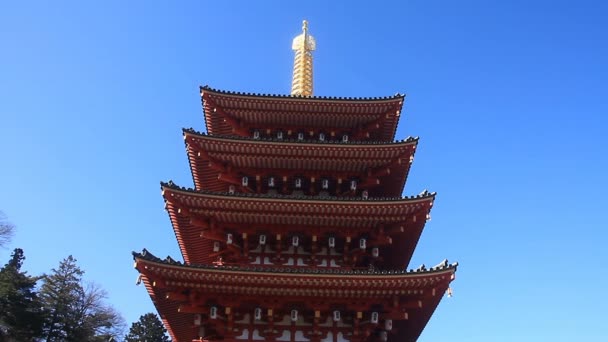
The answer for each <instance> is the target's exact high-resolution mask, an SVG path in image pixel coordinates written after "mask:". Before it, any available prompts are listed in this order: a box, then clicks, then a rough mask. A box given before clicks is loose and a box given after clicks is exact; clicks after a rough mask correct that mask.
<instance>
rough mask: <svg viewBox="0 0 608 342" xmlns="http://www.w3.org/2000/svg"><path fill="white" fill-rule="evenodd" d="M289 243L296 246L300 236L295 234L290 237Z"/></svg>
mask: <svg viewBox="0 0 608 342" xmlns="http://www.w3.org/2000/svg"><path fill="white" fill-rule="evenodd" d="M291 244H292V246H294V247H298V245H299V244H300V238H299V237H297V236H294V237H292V238H291Z"/></svg>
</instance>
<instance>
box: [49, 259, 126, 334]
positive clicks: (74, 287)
mask: <svg viewBox="0 0 608 342" xmlns="http://www.w3.org/2000/svg"><path fill="white" fill-rule="evenodd" d="M83 274H84V271H82V269H80V267H78V265H76V259H74V258H73V257H72V256H71V255H70V256H69V257H67V258H66V259H64V260H62V261H61V262H60V263H59V267H58V268H57V269H52V271H51V274H49V275H47V276H45V277H44V278H43V284H42V287H41V288H40V299H41V301H42V304H43V307H44V310H45V313H46V317H47V319H46V321H45V324H44V338H45V340H46V341H47V342H51V341H53V342H54V341H66V342H72V341H74V342H76V341H108V340H109V339H110V338H112V337H113V338H114V339H116V338H117V337H118V336H121V335H122V332H123V329H124V321H123V319H122V317H121V316H120V314H118V313H117V312H116V311H115V310H114V309H113V308H112V307H111V306H109V305H107V304H105V302H104V301H105V299H106V298H107V294H106V292H105V291H103V290H102V289H101V288H99V287H98V286H96V285H93V284H89V285H83V281H82V276H83Z"/></svg>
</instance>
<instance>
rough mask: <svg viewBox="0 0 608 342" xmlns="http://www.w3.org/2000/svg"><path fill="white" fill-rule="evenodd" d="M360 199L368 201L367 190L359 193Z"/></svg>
mask: <svg viewBox="0 0 608 342" xmlns="http://www.w3.org/2000/svg"><path fill="white" fill-rule="evenodd" d="M361 197H363V199H368V198H369V192H367V190H363V192H362V193H361Z"/></svg>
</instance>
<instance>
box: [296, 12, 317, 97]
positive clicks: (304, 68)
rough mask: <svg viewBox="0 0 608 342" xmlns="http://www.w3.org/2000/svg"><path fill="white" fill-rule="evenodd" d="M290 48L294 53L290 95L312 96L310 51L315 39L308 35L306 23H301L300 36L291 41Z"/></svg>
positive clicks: (314, 45)
mask: <svg viewBox="0 0 608 342" xmlns="http://www.w3.org/2000/svg"><path fill="white" fill-rule="evenodd" d="M291 48H292V49H293V50H294V51H295V54H296V55H295V58H294V62H293V80H292V82H291V95H302V96H312V51H314V50H315V48H316V43H315V39H314V38H313V36H311V35H309V34H308V21H306V20H304V21H303V22H302V34H300V35H299V36H297V37H295V38H294V39H293V43H292V44H291Z"/></svg>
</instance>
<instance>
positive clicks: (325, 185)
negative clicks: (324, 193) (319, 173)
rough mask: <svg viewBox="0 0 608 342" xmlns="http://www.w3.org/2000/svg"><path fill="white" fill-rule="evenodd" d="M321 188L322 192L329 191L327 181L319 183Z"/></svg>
mask: <svg viewBox="0 0 608 342" xmlns="http://www.w3.org/2000/svg"><path fill="white" fill-rule="evenodd" d="M321 188H323V190H327V189H329V179H323V180H322V181H321Z"/></svg>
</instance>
